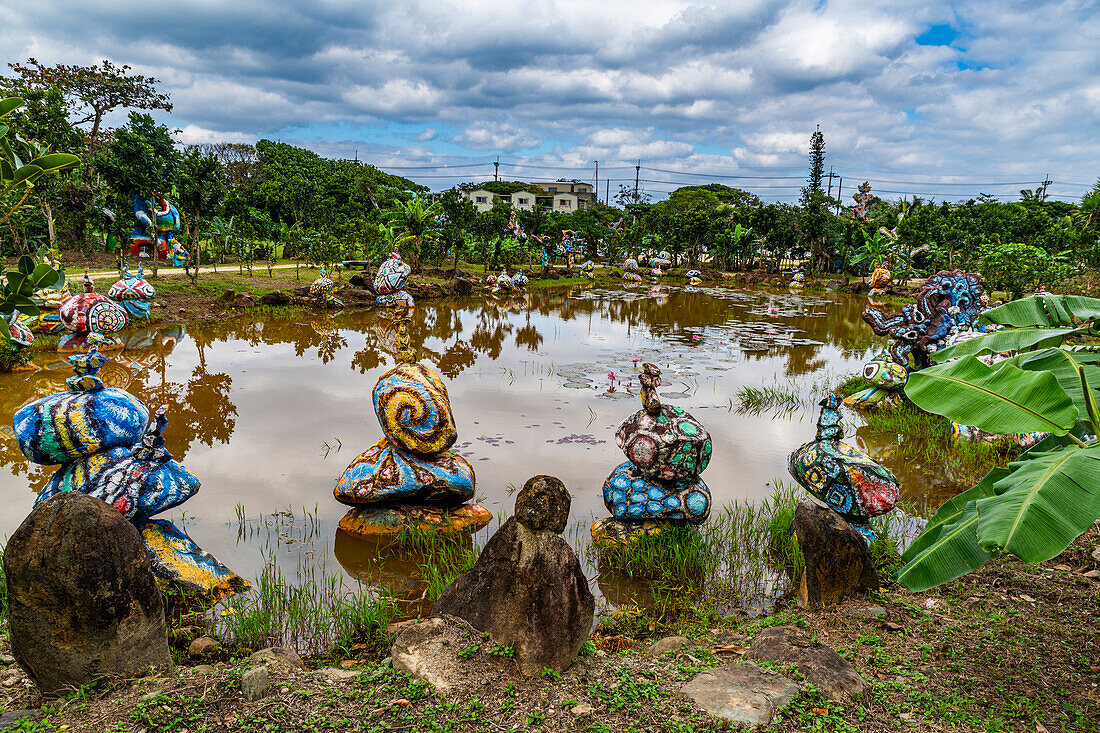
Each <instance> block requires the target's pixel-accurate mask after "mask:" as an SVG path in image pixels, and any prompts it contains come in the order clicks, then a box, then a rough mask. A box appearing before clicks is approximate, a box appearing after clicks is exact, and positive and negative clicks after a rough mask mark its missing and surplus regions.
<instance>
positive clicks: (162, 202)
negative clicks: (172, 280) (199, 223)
mask: <svg viewBox="0 0 1100 733" xmlns="http://www.w3.org/2000/svg"><path fill="white" fill-rule="evenodd" d="M134 218H135V219H137V220H138V224H137V226H135V227H134V229H133V231H131V232H130V242H131V244H130V255H131V256H133V257H140V256H141V255H142V254H143V253H145V256H147V257H159V258H160V259H162V260H163V259H169V258H170V259H171V261H172V265H173V266H174V267H182V266H183V265H184V264H186V263H187V250H185V249H184V248H183V246H182V245H181V244H180V243H179V242H178V241H177V240H176V232H178V231H179V228H180V213H179V211H177V210H176V207H175V206H173V205H172V204H171V203H170V202H169V201H168V200H167V199H164V198H160V197H157V198H156V199H154V200H152V201H151V200H149V199H144V198H142V197H140V196H134ZM154 238H155V239H156V246H155V247H154V246H153V239H154Z"/></svg>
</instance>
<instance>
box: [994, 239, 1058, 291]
mask: <svg viewBox="0 0 1100 733" xmlns="http://www.w3.org/2000/svg"><path fill="white" fill-rule="evenodd" d="M979 256H980V257H981V263H982V266H981V273H982V277H983V278H984V279H985V282H986V283H987V284H988V285H991V286H994V287H996V288H998V289H1003V290H1007V291H1008V292H1009V294H1010V295H1011V297H1013V298H1019V297H1020V295H1022V294H1023V292H1024V291H1025V290H1029V289H1033V288H1035V287H1036V286H1037V285H1039V284H1041V282H1042V280H1043V278H1044V277H1045V276H1046V274H1047V272H1048V271H1049V270H1050V266H1051V263H1052V258H1051V255H1050V253H1048V252H1046V251H1044V250H1042V249H1040V248H1039V247H1035V246H1032V245H1030V244H1020V243H1017V242H1009V243H1005V244H988V245H984V246H983V247H982V248H981V249H980V250H979Z"/></svg>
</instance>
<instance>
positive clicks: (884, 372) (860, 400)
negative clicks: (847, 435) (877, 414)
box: [844, 358, 909, 409]
mask: <svg viewBox="0 0 1100 733" xmlns="http://www.w3.org/2000/svg"><path fill="white" fill-rule="evenodd" d="M863 378H864V379H866V380H867V381H868V382H870V383H871V386H870V387H868V388H867V389H865V390H862V391H860V392H856V393H855V394H850V395H848V396H847V397H845V398H844V404H846V405H848V406H849V407H855V408H859V409H865V408H869V407H896V406H897V405H898V403H899V402H900V400H901V390H902V389H903V388H904V387H905V383H906V382H907V381H909V370H908V369H906V368H905V367H903V366H901V365H900V364H895V363H894V362H893V361H891V360H890V359H885V358H883V359H876V360H874V361H871V362H868V363H867V364H865V365H864V366H863Z"/></svg>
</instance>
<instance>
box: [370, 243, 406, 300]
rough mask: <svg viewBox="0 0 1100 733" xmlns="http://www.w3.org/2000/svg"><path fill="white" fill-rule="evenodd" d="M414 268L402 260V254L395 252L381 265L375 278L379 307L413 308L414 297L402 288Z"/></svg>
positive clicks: (375, 290)
mask: <svg viewBox="0 0 1100 733" xmlns="http://www.w3.org/2000/svg"><path fill="white" fill-rule="evenodd" d="M410 275H412V268H411V267H409V266H408V265H407V264H405V262H404V261H402V259H401V254H400V253H399V252H398V251H397V250H394V251H393V252H392V253H391V254H390V256H389V259H387V260H386V261H385V262H383V263H382V264H381V266H379V268H378V273H377V274H376V275H375V276H374V292H376V293H378V297H377V298H376V299H375V302H377V303H378V305H398V304H403V305H404V306H405V307H406V308H409V309H411V308H412V307H413V299H412V296H411V295H409V294H408V293H406V292H405V291H404V290H402V288H404V287H405V283H407V282H408V281H409V276H410Z"/></svg>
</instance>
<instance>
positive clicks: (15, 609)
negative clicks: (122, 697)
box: [4, 491, 172, 695]
mask: <svg viewBox="0 0 1100 733" xmlns="http://www.w3.org/2000/svg"><path fill="white" fill-rule="evenodd" d="M4 573H5V575H6V577H7V584H8V603H9V609H8V629H9V631H10V637H11V647H12V649H11V650H12V656H14V657H15V659H16V661H18V662H19V665H20V666H21V667H22V668H23V669H24V670H26V672H27V674H28V675H30V677H31V679H33V680H34V682H35V683H36V684H37V685H38V688H39V690H41V692H42V693H43V694H45V695H54V694H57V693H60V692H62V691H64V690H66V689H78V688H80V687H81V686H82V685H85V684H87V683H89V682H91V681H92V680H93V679H95V678H97V677H99V676H101V675H117V676H122V677H134V676H138V675H144V674H146V673H147V671H148V669H149V667H153V668H156V669H158V670H161V671H165V672H166V671H169V670H171V668H172V658H171V656H170V654H169V652H168V634H167V631H166V630H165V625H164V601H163V598H162V596H161V593H160V590H159V589H158V588H157V584H156V580H155V579H154V578H153V571H152V568H151V567H150V565H149V551H148V549H147V548H146V546H145V542H144V541H143V540H142V538H141V534H140V533H139V532H138V531H137V529H135V528H134V526H133V525H132V524H130V523H129V522H128V521H126V519H125V518H124V517H123V516H122V514H120V513H119V512H118V510H116V509H115V508H114V507H112V506H109V505H107V504H106V503H104V502H102V501H100V500H99V499H95V498H93V497H91V496H87V495H85V494H81V493H80V492H77V491H66V492H63V493H61V494H58V495H57V496H54V497H51V498H50V499H47V500H46V501H44V502H42V503H41V504H39V505H38V506H36V507H35V508H34V509H32V510H31V513H30V514H29V515H27V518H26V519H24V520H23V523H22V524H21V525H19V528H18V529H17V530H15V532H14V533H13V534H12V536H11V539H10V540H8V545H7V547H6V548H5V550H4Z"/></svg>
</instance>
